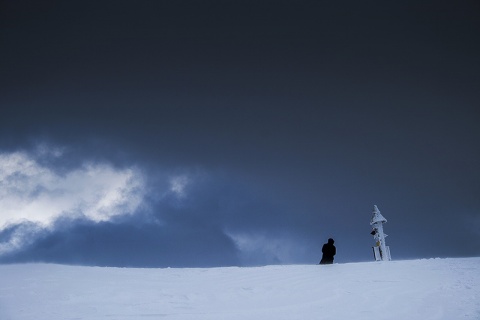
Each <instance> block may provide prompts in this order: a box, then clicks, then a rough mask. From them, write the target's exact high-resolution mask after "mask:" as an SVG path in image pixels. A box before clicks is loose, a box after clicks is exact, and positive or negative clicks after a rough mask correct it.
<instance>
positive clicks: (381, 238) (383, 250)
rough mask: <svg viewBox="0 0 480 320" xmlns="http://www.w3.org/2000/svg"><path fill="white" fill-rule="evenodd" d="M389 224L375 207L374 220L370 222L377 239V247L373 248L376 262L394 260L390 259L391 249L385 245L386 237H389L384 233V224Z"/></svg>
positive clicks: (374, 236)
mask: <svg viewBox="0 0 480 320" xmlns="http://www.w3.org/2000/svg"><path fill="white" fill-rule="evenodd" d="M385 222H387V219H385V218H384V217H383V216H382V214H381V213H380V210H378V208H377V206H376V205H374V206H373V216H372V220H371V221H370V225H371V226H372V228H373V230H372V232H371V234H372V235H373V238H374V239H375V247H373V255H374V256H375V260H376V261H389V260H392V258H391V257H390V248H389V247H388V246H387V245H386V243H385V237H386V236H387V235H386V234H385V233H383V224H384V223H385Z"/></svg>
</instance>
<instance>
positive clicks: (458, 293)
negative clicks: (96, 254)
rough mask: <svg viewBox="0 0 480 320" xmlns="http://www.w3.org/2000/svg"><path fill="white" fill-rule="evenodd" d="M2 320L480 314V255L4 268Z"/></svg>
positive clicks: (473, 316) (476, 316)
mask: <svg viewBox="0 0 480 320" xmlns="http://www.w3.org/2000/svg"><path fill="white" fill-rule="evenodd" d="M0 284H1V286H0V319H2V320H16V319H22V320H29V319H32V320H42V319H48V320H56V319H58V320H60V319H61V320H65V319H145V318H148V319H209V320H211V319H242V320H244V319H249V320H251V319H275V320H279V319H289V320H290V319H356V320H359V319H368V320H371V319H409V320H410V319H421V320H426V319H446V320H447V319H448V320H451V319H480V258H462V259H429V260H411V261H392V262H367V263H349V264H334V265H327V266H318V265H288V266H265V267H252V268H237V267H230V268H209V269H170V268H167V269H128V268H102V267H76V266H63V265H50V264H23V265H2V266H0Z"/></svg>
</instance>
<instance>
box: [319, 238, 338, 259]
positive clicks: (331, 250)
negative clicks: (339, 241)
mask: <svg viewBox="0 0 480 320" xmlns="http://www.w3.org/2000/svg"><path fill="white" fill-rule="evenodd" d="M334 242H335V241H333V239H328V243H325V244H324V245H323V247H322V253H323V255H322V260H321V261H320V264H332V263H333V256H334V255H335V254H336V253H337V249H336V248H335V246H334V245H333V244H334Z"/></svg>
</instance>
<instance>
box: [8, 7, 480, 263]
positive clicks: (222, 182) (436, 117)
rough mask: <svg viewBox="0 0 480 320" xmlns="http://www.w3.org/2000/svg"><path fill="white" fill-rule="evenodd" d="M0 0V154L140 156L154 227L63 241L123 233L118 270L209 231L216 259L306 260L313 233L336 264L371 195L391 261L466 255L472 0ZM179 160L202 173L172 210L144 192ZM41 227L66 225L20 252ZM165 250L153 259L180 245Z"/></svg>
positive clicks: (364, 222)
mask: <svg viewBox="0 0 480 320" xmlns="http://www.w3.org/2000/svg"><path fill="white" fill-rule="evenodd" d="M2 6H4V9H3V10H0V11H1V15H2V16H1V21H2V25H1V38H0V41H1V46H2V48H5V49H4V50H2V53H1V54H2V59H1V60H0V67H1V69H2V77H1V79H0V81H1V86H2V91H1V94H0V105H1V108H2V117H0V147H1V149H2V150H3V151H5V152H7V151H15V150H18V149H27V150H30V149H32V148H36V146H37V145H38V144H39V143H40V144H42V143H47V144H49V145H55V146H59V147H60V148H64V151H63V153H64V156H63V157H62V158H46V160H44V161H45V166H51V167H55V168H58V170H60V169H62V170H65V171H66V172H68V170H70V169H71V168H75V167H78V165H79V164H81V163H82V162H83V161H84V159H90V160H91V161H99V162H104V161H107V162H108V163H110V164H112V165H114V166H118V167H119V168H122V167H125V166H131V165H135V166H138V167H139V168H141V170H143V171H144V172H145V174H146V176H148V177H149V179H150V183H151V189H150V192H149V193H148V195H147V198H148V201H149V203H150V204H151V206H152V208H153V209H152V212H149V213H148V214H147V216H149V217H150V218H152V217H155V219H158V221H163V223H164V225H155V224H153V225H149V223H148V221H150V220H148V219H146V220H137V219H140V218H139V217H137V218H132V220H131V221H124V222H121V223H119V222H116V223H113V222H105V223H103V224H100V225H96V224H86V225H85V224H83V225H82V226H77V225H76V224H73V225H70V226H68V228H67V227H65V228H66V229H65V230H67V229H68V230H71V232H72V234H75V235H78V236H79V238H81V234H82V233H83V232H87V231H86V230H87V229H88V230H92V234H94V235H95V237H96V238H99V237H100V236H101V235H102V234H105V235H108V238H109V239H110V238H111V239H117V238H118V237H119V235H118V234H119V233H118V232H120V230H122V229H124V232H125V233H126V234H129V235H130V236H129V237H130V238H129V239H132V241H134V240H133V239H134V238H136V237H137V236H133V235H134V234H137V233H136V232H137V231H138V237H139V239H142V240H141V241H140V240H139V242H137V244H138V247H140V246H143V243H145V245H144V247H142V249H138V252H139V256H138V261H139V262H138V263H137V262H135V261H136V260H135V259H133V260H132V262H131V263H132V265H141V264H142V263H143V264H145V265H155V264H157V265H162V263H161V262H160V260H154V259H156V257H157V256H158V255H156V254H155V251H152V257H151V259H153V260H151V262H148V261H150V260H148V258H147V256H148V254H147V251H143V250H148V248H155V247H157V248H164V247H163V246H165V248H166V245H165V243H170V242H172V243H183V242H182V241H185V242H190V243H195V242H196V241H198V239H202V238H203V235H205V234H210V233H211V234H212V238H205V241H204V242H202V241H200V242H199V245H203V247H201V248H200V249H199V250H198V251H200V252H204V251H203V249H202V248H206V247H211V248H212V249H213V251H215V248H216V246H215V245H214V243H218V245H219V249H218V252H219V256H225V257H228V258H225V260H222V259H221V258H218V259H219V260H215V261H217V262H215V264H216V263H218V264H222V263H224V264H234V263H236V262H235V261H249V262H250V263H253V264H255V263H266V260H265V256H269V258H268V259H269V260H268V259H267V260H268V261H267V262H272V261H277V262H310V261H312V260H314V259H313V258H312V257H315V259H316V257H317V256H318V255H319V254H318V248H319V247H320V246H321V243H322V242H323V241H325V239H327V238H328V237H334V238H335V239H336V243H337V244H338V248H339V253H338V261H358V260H367V259H369V258H370V254H371V253H370V245H371V244H372V242H373V240H372V239H371V237H370V235H369V234H368V233H369V231H370V230H369V228H370V227H369V225H368V222H369V218H370V214H371V210H372V207H373V204H377V205H378V206H379V208H380V210H381V211H382V214H383V215H384V216H385V217H386V218H387V219H388V223H387V225H386V227H385V229H386V230H385V231H386V233H387V234H389V235H390V236H389V237H388V238H387V242H388V243H389V244H390V245H391V247H392V256H393V258H415V257H426V256H428V257H429V256H470V255H478V254H480V235H479V233H478V229H479V226H480V202H479V198H478V194H479V193H480V185H479V182H478V181H480V171H479V170H478V163H479V162H480V161H479V160H480V148H479V144H478V141H479V139H480V129H479V128H480V127H479V126H478V124H477V122H478V120H479V109H478V108H479V107H478V106H479V105H480V93H479V91H478V87H479V85H480V79H479V74H480V64H479V60H478V56H480V43H479V42H478V40H477V37H478V33H479V32H480V27H479V24H480V23H479V20H478V16H479V15H480V8H479V5H478V3H476V2H469V1H465V2H457V3H449V2H442V1H440V2H438V1H436V2H435V3H428V2H422V3H418V2H408V1H407V2H402V3H395V4H392V3H390V4H386V3H374V2H371V3H359V2H342V3H332V2H328V3H327V2H321V1H300V2H298V1H297V2H290V1H275V2H273V1H272V2H270V1H252V2H249V1H247V2H245V1H242V2H237V3H225V2H223V1H202V2H198V1H175V2H163V1H152V2H146V1H141V2H135V3H133V2H126V1H120V2H118V1H117V2H115V4H112V3H107V2H102V1H96V2H88V1H82V2H76V1H70V2H68V3H65V2H49V3H47V4H45V3H41V4H40V3H37V2H35V1H7V2H6V3H5V4H2ZM198 168H199V169H198ZM197 169H198V170H200V171H202V172H205V175H206V176H207V177H210V178H208V179H210V180H208V179H207V178H205V179H207V180H202V179H200V180H201V181H200V182H199V181H196V182H195V183H192V184H191V185H190V188H193V189H191V190H190V193H189V194H188V196H187V197H186V198H184V199H182V200H181V201H179V202H178V203H177V204H176V205H175V204H174V202H165V201H164V200H165V199H164V198H162V197H161V192H155V190H164V189H165V186H168V177H171V176H178V175H182V174H185V173H187V176H188V173H192V172H196V171H195V170H197ZM218 172H224V173H225V176H222V174H218ZM194 176H195V174H194ZM226 177H228V178H226ZM197 178H198V177H197ZM195 188H196V189H195ZM181 203H183V207H182V205H181ZM227 204H228V205H227ZM177 205H178V206H177ZM142 219H143V218H142ZM155 219H154V221H156V220H155ZM152 223H153V222H152ZM142 228H144V229H145V230H146V231H145V235H142V232H139V230H143V229H142ZM103 230H104V231H105V232H104V231H103ZM152 230H158V238H155V237H153V236H152V237H147V236H146V235H148V234H149V232H152V233H153V231H152ZM197 231H198V233H196V232H197ZM3 232H6V231H5V230H4V231H3ZM87 233H88V232H87ZM117 233H118V234H117ZM55 237H57V238H55ZM58 237H60V238H58ZM95 237H94V238H95ZM176 237H177V238H176ZM234 237H235V239H234V240H235V241H237V242H235V241H234V240H232V239H233V238H234ZM47 238H49V239H53V238H55V239H65V240H66V239H67V238H68V237H67V232H66V231H64V229H62V228H59V229H55V231H53V232H52V233H51V234H48V236H47V235H46V236H44V237H43V238H42V239H44V240H42V241H43V242H42V241H40V242H39V243H36V244H32V246H30V247H29V248H31V249H28V250H29V251H28V250H27V249H25V250H26V251H24V252H25V253H24V257H28V256H35V254H37V253H38V252H46V251H45V250H46V249H45V248H48V245H46V243H47V244H48V243H52V242H48V241H46V240H45V239H47ZM179 238H181V239H183V240H179ZM151 239H153V240H151ZM166 239H177V240H176V241H173V240H172V241H169V240H166ZM249 239H250V240H249ZM454 239H457V241H454ZM52 241H53V240H52ZM85 241H86V240H85ZM150 241H151V243H152V245H149V244H148V243H150ZM53 242H55V241H53ZM104 242H105V243H114V241H113V240H112V241H110V240H108V239H105V240H104ZM60 243H63V242H62V241H60ZM66 243H69V242H68V241H66ZM73 243H75V245H72V251H75V250H78V251H80V252H84V251H85V250H83V249H82V248H86V246H85V245H84V244H82V243H79V242H78V241H77V242H75V241H74V242H73ZM140 243H141V244H140ZM159 243H161V245H160V244H159ZM239 243H241V244H242V245H243V247H242V248H243V249H242V248H240V244H239ZM266 244H270V245H271V246H270V247H268V246H267V245H266ZM35 245H38V246H41V247H38V248H36V247H35ZM62 246H63V247H64V249H63V251H62V250H60V249H59V250H60V251H59V252H66V251H67V250H68V246H67V245H66V244H62ZM255 246H258V249H257V250H256V249H255ZM285 247H289V248H288V249H287V251H288V252H293V251H294V248H295V247H296V249H297V250H298V253H297V254H293V255H291V254H290V253H289V254H284V255H283V256H282V255H281V254H280V252H281V250H282V249H284V248H285ZM34 248H36V249H34ZM42 248H43V249H42ZM73 248H75V249H73ZM100 248H104V247H100ZM127 248H128V246H127ZM143 248H144V249H143ZM171 248H172V250H171V251H168V254H165V256H168V257H172V258H171V259H172V260H171V261H174V259H173V257H174V252H175V251H176V250H177V251H178V252H182V253H183V252H185V251H183V250H184V249H182V248H183V247H181V246H179V247H178V248H176V247H174V246H173V247H171ZM42 250H43V251H42ZM99 250H100V249H99ZM102 250H103V249H102ZM105 250H106V249H105ZM112 250H113V251H112V252H114V253H115V254H113V253H112V254H111V255H108V257H109V259H111V260H109V261H110V262H111V263H113V264H114V263H115V262H114V261H117V262H118V264H123V265H124V263H123V262H121V261H124V260H122V259H124V258H123V257H124V255H123V254H122V251H121V248H114V249H112ZM125 250H127V249H125ZM128 250H129V249H128ZM152 250H153V249H152ZM159 250H160V249H159ZM162 250H163V249H162ZM165 250H167V249H165ZM185 250H186V249H185ZM242 250H243V251H242ZM316 250H317V251H316ZM131 251H134V250H131ZM160 251H161V250H160ZM191 251H192V252H193V251H195V250H193V249H192V250H191ZM141 252H145V255H144V256H141V254H140V253H141ZM227 252H228V254H227ZM265 252H267V253H266V254H265ZM222 253H223V254H222ZM65 254H66V253H65ZM72 254H73V253H72ZM262 254H263V258H262ZM52 255H54V256H55V257H58V259H60V257H61V256H62V255H61V254H59V253H55V254H53V253H52ZM185 255H187V254H186V253H185V254H181V256H182V258H178V257H177V258H176V259H179V260H178V261H181V262H182V263H178V265H184V263H183V262H185V261H186V260H182V259H184V258H183V257H184V256H185ZM252 257H254V258H252ZM25 259H27V258H25ZM89 259H90V258H89ZM98 259H100V258H98ZM115 259H117V260H115ZM235 259H240V260H235ZM242 259H243V260H242ZM27 260H28V259H27ZM60 260H61V259H60ZM60 260H58V261H60ZM87 260H88V259H87ZM87 260H85V262H86V263H87ZM94 260H95V259H93V258H92V259H91V260H88V263H92V264H94V262H93V261H94ZM213 260H214V258H212V261H213ZM102 261H103V260H102ZM140 261H141V262H140ZM169 261H170V260H169ZM201 261H205V260H201ZM222 261H223V262H222ZM79 263H81V262H79ZM240 263H241V262H240ZM172 264H174V263H173V262H172ZM205 264H206V263H205ZM191 265H192V266H193V265H197V264H196V263H195V262H192V264H191ZM198 265H204V263H203V262H202V263H198Z"/></svg>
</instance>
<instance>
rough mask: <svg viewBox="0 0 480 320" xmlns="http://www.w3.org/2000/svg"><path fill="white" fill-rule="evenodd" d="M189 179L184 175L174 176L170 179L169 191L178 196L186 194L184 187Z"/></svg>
mask: <svg viewBox="0 0 480 320" xmlns="http://www.w3.org/2000/svg"><path fill="white" fill-rule="evenodd" d="M189 182H190V180H189V179H188V177H187V176H186V175H180V176H175V177H172V178H171V179H170V192H172V193H173V194H175V195H176V196H177V197H179V198H183V197H185V196H186V193H185V188H186V187H187V185H188V183H189Z"/></svg>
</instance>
